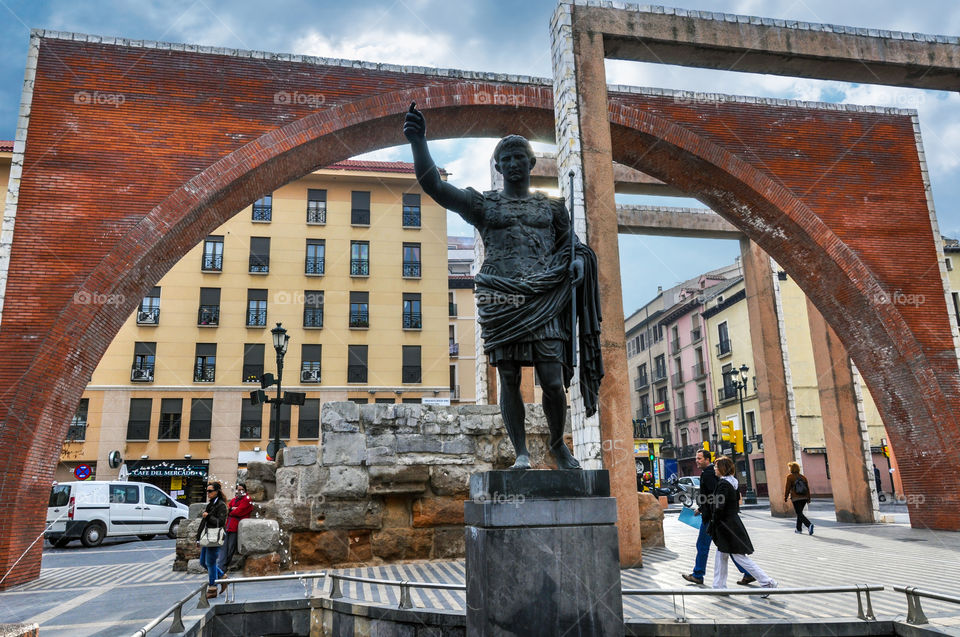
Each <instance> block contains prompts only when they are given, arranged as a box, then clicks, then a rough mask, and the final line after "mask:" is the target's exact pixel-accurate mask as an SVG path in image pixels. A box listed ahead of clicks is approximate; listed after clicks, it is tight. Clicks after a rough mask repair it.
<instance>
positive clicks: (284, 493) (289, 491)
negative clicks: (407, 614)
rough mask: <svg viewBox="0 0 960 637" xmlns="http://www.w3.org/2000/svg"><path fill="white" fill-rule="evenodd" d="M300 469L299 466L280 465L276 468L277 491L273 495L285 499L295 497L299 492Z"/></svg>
mask: <svg viewBox="0 0 960 637" xmlns="http://www.w3.org/2000/svg"><path fill="white" fill-rule="evenodd" d="M302 471H303V470H302V469H301V468H300V467H280V468H279V469H277V492H276V496H275V497H277V498H280V499H285V500H293V499H295V498H296V497H297V495H298V494H299V489H300V474H301V472H302Z"/></svg>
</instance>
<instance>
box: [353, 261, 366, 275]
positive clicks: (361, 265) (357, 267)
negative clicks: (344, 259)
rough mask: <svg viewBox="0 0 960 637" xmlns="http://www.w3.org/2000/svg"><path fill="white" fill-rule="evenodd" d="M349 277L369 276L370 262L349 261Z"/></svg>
mask: <svg viewBox="0 0 960 637" xmlns="http://www.w3.org/2000/svg"><path fill="white" fill-rule="evenodd" d="M350 276H370V261H369V260H367V259H350Z"/></svg>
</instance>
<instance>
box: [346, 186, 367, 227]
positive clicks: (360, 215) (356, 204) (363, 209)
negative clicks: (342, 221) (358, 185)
mask: <svg viewBox="0 0 960 637" xmlns="http://www.w3.org/2000/svg"><path fill="white" fill-rule="evenodd" d="M350 223H351V224H352V225H354V226H369V225H370V191H366V190H354V191H353V192H352V193H350Z"/></svg>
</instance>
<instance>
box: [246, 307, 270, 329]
mask: <svg viewBox="0 0 960 637" xmlns="http://www.w3.org/2000/svg"><path fill="white" fill-rule="evenodd" d="M266 324H267V311H266V310H247V327H263V326H265V325H266Z"/></svg>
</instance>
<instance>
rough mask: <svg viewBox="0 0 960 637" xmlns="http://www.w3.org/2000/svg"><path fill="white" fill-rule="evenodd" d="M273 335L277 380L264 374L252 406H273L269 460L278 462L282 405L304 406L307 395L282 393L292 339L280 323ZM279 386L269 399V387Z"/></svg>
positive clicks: (271, 375)
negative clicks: (284, 368)
mask: <svg viewBox="0 0 960 637" xmlns="http://www.w3.org/2000/svg"><path fill="white" fill-rule="evenodd" d="M270 333H271V334H272V335H273V349H275V350H276V351H277V379H276V380H274V379H273V374H264V375H262V376H261V377H260V389H258V390H256V391H252V392H250V404H252V405H260V404H264V405H273V407H274V410H275V413H274V419H273V440H271V441H270V444H268V445H267V460H276V459H277V454H278V453H280V450H281V449H282V448H283V447H284V444H283V441H282V440H280V409H281V405H302V404H303V403H304V401H305V400H306V397H307V395H306V394H305V393H303V392H295V391H288V392H281V391H280V381H281V379H282V378H283V357H284V355H285V354H286V353H287V345H288V344H289V343H290V337H289V336H288V335H287V330H285V329H283V326H282V325H281V324H280V323H277V326H276V327H275V328H273V329H272V330H270ZM273 385H276V386H277V397H276V398H267V392H265V391H264V390H265V389H266V388H267V387H272V386H273Z"/></svg>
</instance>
